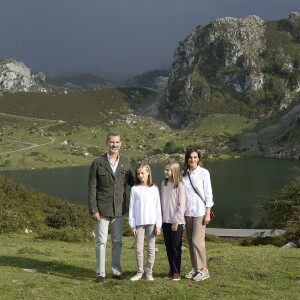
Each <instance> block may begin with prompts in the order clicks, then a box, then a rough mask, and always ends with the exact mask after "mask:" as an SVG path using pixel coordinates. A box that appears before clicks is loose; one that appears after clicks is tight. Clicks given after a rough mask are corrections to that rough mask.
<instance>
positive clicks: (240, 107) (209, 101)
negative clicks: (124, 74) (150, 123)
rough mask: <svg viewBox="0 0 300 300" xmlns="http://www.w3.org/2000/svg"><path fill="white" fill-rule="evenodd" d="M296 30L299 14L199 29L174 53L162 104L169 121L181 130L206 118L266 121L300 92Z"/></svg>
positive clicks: (228, 20)
mask: <svg viewBox="0 0 300 300" xmlns="http://www.w3.org/2000/svg"><path fill="white" fill-rule="evenodd" d="M299 29H300V14H299V13H292V14H291V15H290V16H289V18H288V19H287V20H280V21H264V20H262V19H261V18H260V17H258V16H248V17H244V18H221V19H217V20H215V21H213V22H211V23H210V24H208V25H206V26H198V27H197V28H196V30H195V31H193V32H192V33H190V34H189V35H188V36H187V37H186V39H185V40H184V41H182V42H180V44H179V46H178V48H177V49H176V50H175V53H174V61H173V64H172V68H171V71H170V76H169V81H168V86H167V97H166V99H165V101H164V109H165V111H166V112H167V115H168V119H169V120H170V121H171V122H172V123H174V124H176V125H179V126H185V125H187V124H189V123H191V122H193V121H194V120H196V119H199V117H200V118H201V117H203V116H206V115H208V114H210V113H238V114H242V115H245V116H247V117H255V118H265V117H269V116H271V115H274V114H276V113H277V112H278V111H279V110H282V109H285V108H287V107H288V106H289V105H290V104H291V103H292V102H293V101H294V99H295V95H296V94H297V93H298V92H299V91H300V76H299V70H300V60H299V57H300V45H299V42H298V40H299V32H300V31H299ZM291 49H292V50H291Z"/></svg>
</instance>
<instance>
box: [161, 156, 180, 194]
mask: <svg viewBox="0 0 300 300" xmlns="http://www.w3.org/2000/svg"><path fill="white" fill-rule="evenodd" d="M166 167H170V169H171V170H172V177H173V182H174V188H177V187H178V185H179V183H180V182H182V175H181V172H180V165H179V163H178V162H177V161H175V160H171V161H169V162H167V164H166ZM164 184H165V185H168V178H165V179H164Z"/></svg>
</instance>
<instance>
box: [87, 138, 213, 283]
mask: <svg viewBox="0 0 300 300" xmlns="http://www.w3.org/2000/svg"><path fill="white" fill-rule="evenodd" d="M106 144H107V147H108V151H107V153H105V154H104V155H102V156H100V157H98V158H96V159H95V160H94V161H93V162H92V165H91V167H90V172H89V195H88V204H89V212H90V214H91V216H92V218H93V220H94V221H95V233H96V261H97V271H96V282H97V283H101V282H104V280H105V275H106V272H105V261H106V260H105V255H106V244H107V238H108V231H109V227H110V233H111V242H112V263H111V269H112V274H113V278H115V279H118V280H123V279H126V278H125V276H124V275H123V271H122V266H121V249H122V236H123V230H124V216H125V214H126V213H127V212H128V209H127V200H126V187H127V185H129V186H131V191H130V202H129V225H130V228H131V231H132V234H133V236H134V238H135V254H136V262H137V273H136V274H135V275H134V276H133V277H131V278H130V280H131V281H137V280H140V279H141V278H143V276H144V275H145V278H146V279H147V280H149V281H153V280H154V278H153V266H154V261H155V238H156V236H158V235H160V233H161V231H162V232H163V237H164V241H165V248H166V253H167V258H168V262H169V271H168V272H166V278H168V279H171V280H174V281H177V280H180V279H181V253H182V234H183V229H184V227H185V229H186V236H187V241H188V246H189V254H190V260H191V266H192V269H191V271H190V272H189V273H188V274H186V275H185V277H186V278H188V279H193V280H195V281H202V280H205V279H207V278H209V271H208V269H207V265H206V251H205V229H206V225H207V224H208V223H209V222H210V220H211V216H210V215H211V207H212V206H213V195H212V187H211V180H210V173H209V171H208V170H206V169H205V168H203V167H202V163H201V154H200V152H199V150H198V149H197V148H193V147H191V148H188V149H187V151H186V153H185V160H184V165H183V170H181V168H180V165H179V163H178V162H176V161H174V160H172V161H170V162H168V163H166V165H165V168H164V180H163V182H162V183H161V186H160V187H158V186H157V185H155V184H154V182H153V178H152V172H151V168H150V166H149V165H148V164H146V163H140V164H138V165H137V167H136V169H135V172H133V171H132V169H131V164H130V162H129V159H128V158H127V157H124V156H123V155H120V153H119V150H120V147H121V144H122V142H121V137H120V135H119V134H118V133H109V134H108V136H107V140H106ZM145 236H146V241H147V262H146V264H145V266H144V261H143V256H144V255H143V249H144V239H145Z"/></svg>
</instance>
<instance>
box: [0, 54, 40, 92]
mask: <svg viewBox="0 0 300 300" xmlns="http://www.w3.org/2000/svg"><path fill="white" fill-rule="evenodd" d="M43 78H44V76H43V74H42V73H39V74H32V73H31V70H30V69H29V68H28V67H27V66H26V65H25V64H24V63H23V62H21V61H18V60H16V59H14V58H9V59H4V60H0V90H2V91H9V92H28V91H36V90H38V89H41V86H40V84H39V83H38V82H37V81H38V80H39V81H43Z"/></svg>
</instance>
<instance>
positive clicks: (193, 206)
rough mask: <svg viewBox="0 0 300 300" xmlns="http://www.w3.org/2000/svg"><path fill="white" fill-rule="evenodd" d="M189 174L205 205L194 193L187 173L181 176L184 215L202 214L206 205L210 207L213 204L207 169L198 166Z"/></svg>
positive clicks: (198, 215) (197, 215)
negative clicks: (184, 193)
mask: <svg viewBox="0 0 300 300" xmlns="http://www.w3.org/2000/svg"><path fill="white" fill-rule="evenodd" d="M190 176H191V180H192V182H193V185H194V187H195V188H196V190H197V191H198V192H199V193H200V195H201V196H202V197H203V199H204V200H205V202H206V206H205V204H204V203H203V201H202V200H201V199H200V197H199V196H198V195H197V194H196V193H195V191H194V189H193V187H192V185H191V183H190V180H189V176H188V174H187V175H185V176H184V177H183V183H184V186H185V191H186V211H185V216H188V217H200V216H204V215H205V211H206V207H212V206H213V205H214V202H213V194H212V187H211V180H210V174H209V171H208V170H206V169H204V168H202V167H200V166H198V167H197V168H196V169H195V170H193V171H192V172H191V173H190Z"/></svg>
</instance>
